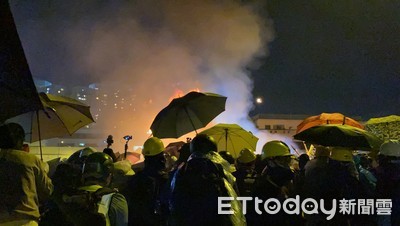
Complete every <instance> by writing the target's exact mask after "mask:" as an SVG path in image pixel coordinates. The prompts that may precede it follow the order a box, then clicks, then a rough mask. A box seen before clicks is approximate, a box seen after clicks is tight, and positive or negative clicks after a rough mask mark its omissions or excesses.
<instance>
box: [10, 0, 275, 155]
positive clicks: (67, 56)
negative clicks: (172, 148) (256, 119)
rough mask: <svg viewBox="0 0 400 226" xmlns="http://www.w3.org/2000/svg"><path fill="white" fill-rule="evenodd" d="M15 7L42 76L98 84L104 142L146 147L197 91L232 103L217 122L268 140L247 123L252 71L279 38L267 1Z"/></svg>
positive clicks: (96, 108) (96, 103) (94, 100)
mask: <svg viewBox="0 0 400 226" xmlns="http://www.w3.org/2000/svg"><path fill="white" fill-rule="evenodd" d="M11 4H12V10H13V12H14V17H15V19H16V23H17V27H18V30H19V32H20V36H21V40H22V42H23V45H24V47H25V52H26V55H27V58H28V62H29V64H30V67H31V70H32V74H33V75H34V76H35V77H37V78H43V79H47V80H50V81H51V82H52V83H53V84H71V85H79V84H89V83H96V87H97V88H98V90H93V91H92V92H93V93H94V95H93V96H92V97H90V98H89V99H88V100H87V103H88V104H89V105H90V106H91V107H92V108H91V109H92V114H93V115H95V116H96V118H97V122H96V124H94V125H93V127H95V128H96V131H98V132H99V133H101V134H104V138H105V137H106V136H107V135H108V134H113V135H114V137H116V138H117V139H116V140H119V137H122V136H124V135H126V134H131V135H133V137H134V140H133V141H132V142H133V143H134V144H135V145H142V144H143V142H144V141H145V139H146V138H147V137H148V136H149V134H147V131H148V130H149V127H150V125H151V122H152V120H153V119H154V117H155V116H156V114H157V113H158V112H159V111H160V110H161V109H162V108H164V107H165V106H167V105H168V103H169V101H170V100H171V98H173V97H177V96H176V95H177V94H180V95H184V94H186V93H187V92H189V91H191V90H195V89H198V90H200V91H204V92H215V93H218V94H221V95H224V96H227V97H228V99H227V105H226V111H225V112H224V113H222V114H221V115H220V116H218V117H217V119H216V120H215V122H223V123H238V124H240V125H241V126H242V127H244V128H246V129H247V130H251V131H252V132H253V133H254V134H255V135H256V136H259V137H260V141H259V145H262V144H264V143H265V141H266V139H270V137H267V136H268V135H267V134H260V133H259V132H258V131H257V129H256V128H255V127H254V125H253V124H252V122H251V121H250V120H249V119H248V112H249V111H250V110H251V108H252V107H253V102H254V100H253V96H252V93H251V92H252V88H253V82H252V80H251V78H250V77H249V75H248V71H247V68H248V67H249V66H251V65H256V64H255V60H256V59H257V58H258V57H261V56H266V55H267V54H268V50H267V44H268V42H270V41H272V39H273V29H272V25H271V22H270V21H269V20H268V19H267V16H266V15H259V14H258V12H257V11H256V10H257V9H259V8H260V7H262V4H263V2H261V1H249V3H248V4H246V1H212V0H204V1H196V0H177V1H155V0H146V1H112V3H111V2H108V3H104V2H102V1H32V2H30V1H23V0H19V1H13V2H12V3H11ZM118 143H119V144H123V140H122V141H121V142H116V145H118ZM166 143H167V142H166ZM121 147H122V145H121V146H120V148H119V149H118V150H119V151H120V152H122V150H121V149H122V148H121ZM118 150H117V151H118Z"/></svg>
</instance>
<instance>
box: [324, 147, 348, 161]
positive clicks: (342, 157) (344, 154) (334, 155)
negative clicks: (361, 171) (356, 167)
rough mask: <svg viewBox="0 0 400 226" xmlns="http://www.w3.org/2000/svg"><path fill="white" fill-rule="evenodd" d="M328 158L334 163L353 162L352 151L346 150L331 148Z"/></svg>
mask: <svg viewBox="0 0 400 226" xmlns="http://www.w3.org/2000/svg"><path fill="white" fill-rule="evenodd" d="M329 157H330V158H331V159H333V160H336V161H341V162H353V151H352V150H351V149H346V148H333V149H332V150H331V154H330V156H329Z"/></svg>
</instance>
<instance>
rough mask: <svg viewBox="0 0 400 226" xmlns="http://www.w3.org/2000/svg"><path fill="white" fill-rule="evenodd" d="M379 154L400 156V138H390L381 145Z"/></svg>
mask: <svg viewBox="0 0 400 226" xmlns="http://www.w3.org/2000/svg"><path fill="white" fill-rule="evenodd" d="M379 155H385V156H392V157H400V142H399V141H398V140H388V141H385V143H383V144H382V145H381V148H380V151H379Z"/></svg>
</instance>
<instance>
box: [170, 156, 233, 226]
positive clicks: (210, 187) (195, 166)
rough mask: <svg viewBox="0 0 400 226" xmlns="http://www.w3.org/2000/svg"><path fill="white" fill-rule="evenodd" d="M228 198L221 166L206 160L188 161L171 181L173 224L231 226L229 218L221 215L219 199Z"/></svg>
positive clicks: (195, 159)
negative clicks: (219, 213) (219, 212)
mask: <svg viewBox="0 0 400 226" xmlns="http://www.w3.org/2000/svg"><path fill="white" fill-rule="evenodd" d="M226 196H229V195H228V191H227V189H226V187H225V180H224V172H223V168H222V166H221V165H220V164H216V163H214V162H212V161H211V160H210V159H207V158H193V159H191V160H189V161H188V162H187V163H184V164H183V165H181V166H180V167H179V168H178V169H177V171H176V172H175V174H174V177H173V180H172V182H171V203H170V208H171V225H190V224H193V223H194V224H195V225H207V224H208V225H210V224H212V225H231V222H230V221H231V220H230V216H229V215H218V197H226ZM193 213H195V214H193Z"/></svg>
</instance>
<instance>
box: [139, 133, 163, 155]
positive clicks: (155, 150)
mask: <svg viewBox="0 0 400 226" xmlns="http://www.w3.org/2000/svg"><path fill="white" fill-rule="evenodd" d="M163 151H164V144H163V142H162V141H161V140H160V139H159V138H157V137H150V138H149V139H147V140H146V142H144V144H143V150H142V153H143V155H144V156H155V155H158V154H160V153H161V152H163Z"/></svg>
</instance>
